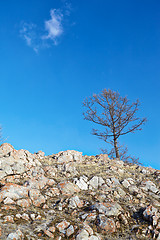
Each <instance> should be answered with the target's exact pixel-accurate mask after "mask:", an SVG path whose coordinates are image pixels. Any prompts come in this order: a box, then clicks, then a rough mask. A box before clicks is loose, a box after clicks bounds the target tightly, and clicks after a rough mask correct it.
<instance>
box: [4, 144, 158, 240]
mask: <svg viewBox="0 0 160 240" xmlns="http://www.w3.org/2000/svg"><path fill="white" fill-rule="evenodd" d="M159 186H160V171H159V170H155V169H153V168H147V167H142V166H138V165H132V164H130V165H129V164H126V163H124V162H122V161H119V160H116V159H112V160H111V159H109V158H108V156H107V155H105V154H104V155H103V154H101V155H98V156H82V153H80V152H77V151H73V150H68V151H64V152H60V153H58V154H53V155H50V156H45V155H44V153H43V152H41V151H39V152H38V153H35V154H31V153H30V152H29V151H27V150H15V149H14V148H13V146H11V145H10V144H7V143H4V144H2V145H1V146H0V239H2V240H5V239H7V240H10V239H12V240H13V239H14V240H20V239H24V240H34V239H35V240H37V239H56V240H63V239H72V240H74V239H75V240H81V239H82V240H87V239H88V240H100V239H102V240H103V239H108V240H110V239H128V240H129V239H130V240H131V239H160V220H159V218H160V191H159Z"/></svg>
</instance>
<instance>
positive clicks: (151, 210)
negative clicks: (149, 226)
mask: <svg viewBox="0 0 160 240" xmlns="http://www.w3.org/2000/svg"><path fill="white" fill-rule="evenodd" d="M156 214H157V209H156V208H155V207H153V206H152V205H150V206H148V207H147V208H146V209H145V210H144V212H143V217H144V219H145V220H148V221H152V218H153V216H155V215H156Z"/></svg>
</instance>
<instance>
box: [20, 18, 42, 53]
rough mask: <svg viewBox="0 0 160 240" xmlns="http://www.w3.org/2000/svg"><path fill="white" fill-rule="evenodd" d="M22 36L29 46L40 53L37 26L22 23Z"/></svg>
mask: <svg viewBox="0 0 160 240" xmlns="http://www.w3.org/2000/svg"><path fill="white" fill-rule="evenodd" d="M20 36H21V38H23V39H24V40H25V42H26V44H27V46H29V47H31V48H33V50H34V51H35V52H37V51H38V48H39V43H38V41H39V40H38V35H37V26H36V25H35V24H33V23H25V22H23V23H21V29H20Z"/></svg>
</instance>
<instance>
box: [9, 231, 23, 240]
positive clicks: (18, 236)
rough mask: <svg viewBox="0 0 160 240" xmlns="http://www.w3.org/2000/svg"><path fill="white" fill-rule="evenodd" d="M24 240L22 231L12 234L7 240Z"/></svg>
mask: <svg viewBox="0 0 160 240" xmlns="http://www.w3.org/2000/svg"><path fill="white" fill-rule="evenodd" d="M22 239H24V235H23V233H22V232H21V230H20V229H18V230H17V231H16V232H14V233H10V234H9V235H8V237H7V240H22Z"/></svg>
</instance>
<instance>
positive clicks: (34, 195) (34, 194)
mask: <svg viewBox="0 0 160 240" xmlns="http://www.w3.org/2000/svg"><path fill="white" fill-rule="evenodd" d="M29 196H30V198H31V200H32V203H33V205H34V206H36V207H40V206H41V204H43V203H45V202H46V198H45V197H44V196H43V195H42V194H41V192H40V191H39V190H38V189H31V190H30V191H29Z"/></svg>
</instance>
